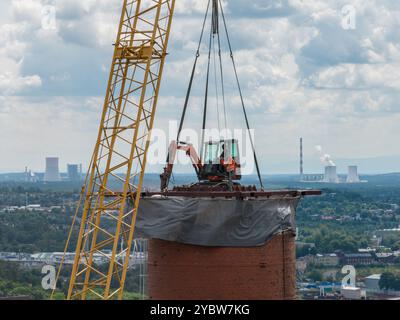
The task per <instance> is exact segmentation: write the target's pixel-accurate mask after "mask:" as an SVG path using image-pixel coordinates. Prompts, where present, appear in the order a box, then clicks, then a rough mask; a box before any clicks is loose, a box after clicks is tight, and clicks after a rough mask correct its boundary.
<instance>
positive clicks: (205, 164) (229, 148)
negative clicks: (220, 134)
mask: <svg viewBox="0 0 400 320" xmlns="http://www.w3.org/2000/svg"><path fill="white" fill-rule="evenodd" d="M177 151H183V152H185V153H186V155H187V156H188V157H189V158H190V160H191V162H192V165H193V167H194V170H195V171H196V175H197V178H198V180H199V183H200V184H202V185H215V184H226V185H227V186H228V187H229V188H230V189H231V188H232V185H233V181H238V180H240V179H241V178H242V176H241V173H240V156H239V145H238V141H237V140H235V139H230V140H222V141H218V142H215V141H209V142H206V143H205V145H204V151H205V152H204V159H201V158H200V157H199V156H198V153H197V152H196V150H195V148H194V147H193V145H192V144H189V143H185V142H179V143H177V142H176V141H173V142H172V143H171V144H170V146H169V150H168V161H167V165H166V166H165V167H164V172H163V173H162V174H161V176H160V177H161V190H163V191H164V190H167V189H168V185H169V181H170V179H171V175H172V171H173V168H174V163H175V159H176V154H177Z"/></svg>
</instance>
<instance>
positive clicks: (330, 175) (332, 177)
mask: <svg viewBox="0 0 400 320" xmlns="http://www.w3.org/2000/svg"><path fill="white" fill-rule="evenodd" d="M324 182H326V183H339V177H338V175H337V171H336V166H327V167H325V177H324Z"/></svg>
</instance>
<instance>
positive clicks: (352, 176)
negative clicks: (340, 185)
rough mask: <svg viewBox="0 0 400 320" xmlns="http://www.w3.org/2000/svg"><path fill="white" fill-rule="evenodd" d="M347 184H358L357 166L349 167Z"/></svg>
mask: <svg viewBox="0 0 400 320" xmlns="http://www.w3.org/2000/svg"><path fill="white" fill-rule="evenodd" d="M346 182H347V183H359V182H361V181H360V177H359V176H358V168H357V166H349V173H348V175H347V180H346Z"/></svg>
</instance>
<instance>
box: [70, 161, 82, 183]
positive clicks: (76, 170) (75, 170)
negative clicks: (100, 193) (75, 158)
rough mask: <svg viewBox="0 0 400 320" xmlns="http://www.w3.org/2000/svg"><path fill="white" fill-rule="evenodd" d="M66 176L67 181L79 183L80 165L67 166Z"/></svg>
mask: <svg viewBox="0 0 400 320" xmlns="http://www.w3.org/2000/svg"><path fill="white" fill-rule="evenodd" d="M67 176H68V180H69V181H79V180H81V179H82V165H81V164H67Z"/></svg>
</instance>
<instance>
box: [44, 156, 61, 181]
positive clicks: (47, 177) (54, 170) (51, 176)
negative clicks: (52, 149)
mask: <svg viewBox="0 0 400 320" xmlns="http://www.w3.org/2000/svg"><path fill="white" fill-rule="evenodd" d="M58 163H59V159H58V158H55V157H49V158H46V171H45V174H44V181H45V182H59V181H61V176H60V171H59V164H58Z"/></svg>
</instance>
